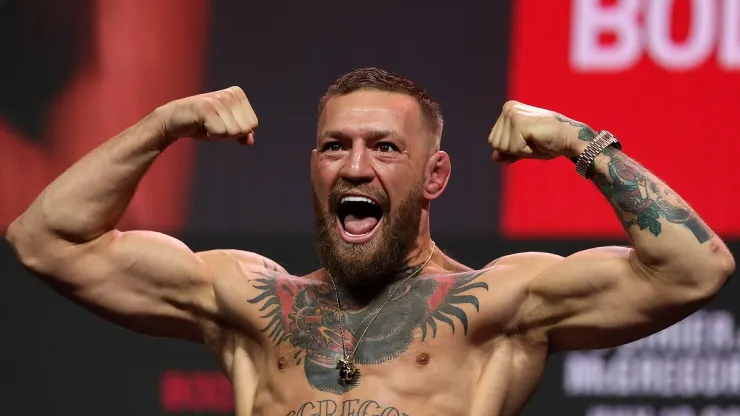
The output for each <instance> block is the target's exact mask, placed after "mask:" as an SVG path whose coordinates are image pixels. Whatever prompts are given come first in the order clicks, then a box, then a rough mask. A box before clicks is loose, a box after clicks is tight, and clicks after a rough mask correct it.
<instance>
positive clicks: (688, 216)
mask: <svg viewBox="0 0 740 416" xmlns="http://www.w3.org/2000/svg"><path fill="white" fill-rule="evenodd" d="M548 113H549V112H548ZM538 117H543V118H548V119H549V120H547V121H541V120H534V119H536V118H538ZM528 120H532V121H535V122H533V123H532V124H534V125H536V126H534V128H533V127H529V126H526V124H527V123H526V122H525V123H523V124H525V126H524V127H523V128H522V131H523V136H524V137H527V135H530V136H531V135H534V136H538V135H539V136H548V135H547V134H545V133H544V130H547V129H545V128H543V124H545V123H548V124H549V123H553V124H552V126H553V129H554V130H553V131H555V132H556V133H555V134H550V135H549V136H548V137H553V136H554V137H555V139H551V140H552V141H551V142H549V143H548V142H544V143H543V141H538V140H531V139H530V140H531V141H532V142H533V143H532V144H533V145H534V146H536V147H538V149H539V150H543V151H545V152H546V153H548V154H551V155H552V154H558V153H559V154H560V155H563V156H568V157H572V158H573V157H577V156H578V155H580V154H581V153H582V152H583V150H585V148H586V146H587V145H588V143H589V141H590V140H591V139H593V137H594V132H593V131H592V130H591V129H590V128H589V127H588V126H586V125H583V124H580V123H576V122H574V121H572V120H567V119H564V118H562V117H559V116H558V115H553V113H549V114H547V115H544V114H542V115H540V114H538V115H537V117H528ZM531 130H534V133H531ZM558 137H562V138H564V139H567V140H566V141H564V143H566V145H564V146H563V148H562V149H560V150H559V152H556V151H555V150H556V149H555V148H556V146H555V144H554V141H556V139H557V138H558ZM591 172H592V175H591V177H590V179H591V180H592V181H593V183H594V184H595V186H596V187H597V188H598V189H599V190H600V191H601V193H602V194H604V196H605V197H606V199H607V201H608V203H609V204H611V205H612V207H613V208H614V211H615V213H616V215H617V217H618V219H619V221H620V222H621V223H622V224H623V226H624V228H625V230H626V231H627V233H628V235H629V237H630V239H631V241H632V242H633V248H624V247H603V248H596V249H592V250H586V251H583V252H580V253H576V254H574V255H571V256H569V257H567V258H560V257H558V256H553V255H546V254H527V255H521V256H519V258H518V259H517V258H516V257H517V256H512V257H510V258H509V259H503V260H502V262H510V263H517V264H521V263H522V262H523V261H526V262H528V263H529V266H527V267H529V268H530V272H531V273H530V275H531V276H533V279H532V280H531V283H530V288H529V296H527V298H526V301H525V302H524V304H523V306H522V309H521V313H520V316H519V318H518V319H519V321H520V322H519V323H520V324H521V325H522V327H524V328H537V329H544V330H545V331H546V332H547V335H548V338H549V340H550V345H551V348H552V349H553V350H563V349H589V348H606V347H612V346H617V345H621V344H624V343H626V342H630V341H633V340H637V339H639V338H642V337H644V336H647V335H649V334H651V333H654V332H656V331H659V330H661V329H663V328H666V327H668V326H670V325H672V324H673V323H675V322H677V321H679V320H681V319H683V318H684V317H686V316H688V315H689V314H691V313H693V312H695V311H696V310H698V309H699V308H700V307H702V306H703V305H704V304H706V302H708V301H709V300H711V298H712V297H713V296H714V295H715V294H716V293H717V292H718V291H719V290H720V288H721V287H722V286H723V285H724V284H725V282H726V281H727V279H728V278H729V277H730V276H731V274H732V273H733V271H734V267H735V263H734V260H733V257H732V255H731V253H730V252H729V250H728V249H727V247H726V246H725V245H724V244H723V243H722V241H721V240H720V239H719V237H717V236H716V235H715V234H714V233H713V232H712V231H711V230H710V229H709V227H707V225H706V224H705V223H704V222H703V221H702V220H701V218H699V216H698V215H697V214H696V212H694V211H693V210H692V209H691V207H689V205H688V204H687V203H686V202H685V201H684V200H683V199H682V198H681V197H680V196H678V195H677V194H676V193H675V192H673V191H672V190H671V189H670V188H669V187H668V186H667V185H666V184H665V183H664V182H663V181H661V180H660V179H659V178H657V177H656V176H655V175H653V174H652V173H650V172H649V171H648V170H647V169H645V168H644V167H642V166H641V165H640V164H638V163H637V162H635V161H634V160H633V159H631V158H630V157H628V156H627V155H625V154H624V153H622V152H621V151H619V150H616V149H615V148H611V147H610V148H607V150H605V151H604V152H602V153H601V154H600V155H599V156H597V158H596V159H595V161H594V164H593V166H592V171H591ZM574 174H575V173H574ZM533 264H534V265H536V266H532V265H533Z"/></svg>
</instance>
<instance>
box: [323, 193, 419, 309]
mask: <svg viewBox="0 0 740 416" xmlns="http://www.w3.org/2000/svg"><path fill="white" fill-rule="evenodd" d="M348 192H360V193H362V194H365V195H368V196H370V197H372V198H374V199H375V200H376V201H377V202H378V203H379V204H380V206H381V208H382V209H383V216H382V217H381V218H380V220H379V221H378V224H377V225H376V227H379V229H377V230H374V232H375V233H376V235H374V236H373V238H372V239H370V241H367V242H364V243H361V244H352V243H348V242H346V241H344V240H343V239H342V237H341V236H340V235H339V230H338V229H337V221H338V218H337V207H338V206H339V201H340V199H341V198H342V195H344V194H345V193H348ZM313 199H314V212H315V215H316V251H317V253H318V256H319V260H320V261H321V265H322V266H323V267H324V268H325V269H326V271H327V272H328V273H329V274H331V276H332V278H333V279H334V280H335V281H336V282H337V284H339V285H341V286H342V287H343V288H344V289H345V290H346V291H347V292H349V293H354V294H357V295H359V294H364V295H368V296H372V293H373V292H376V291H378V290H382V289H383V288H385V286H387V285H388V284H389V283H392V282H393V281H395V280H397V279H398V278H399V277H401V276H402V275H403V274H404V273H405V272H407V271H408V270H409V266H408V265H406V256H407V255H408V253H409V251H410V250H411V249H412V248H413V246H414V244H415V242H416V239H417V237H418V235H419V226H420V224H419V222H420V219H421V212H422V208H423V204H424V199H423V190H422V184H418V185H417V186H415V187H413V188H412V190H411V191H410V192H409V193H408V194H407V195H405V196H404V197H403V199H402V200H401V201H400V202H399V204H398V206H397V207H396V208H395V209H393V210H391V209H390V203H389V201H388V196H387V195H386V194H385V193H384V192H382V191H379V190H377V189H374V188H372V187H370V186H369V185H359V186H355V185H351V184H349V183H347V182H344V181H340V182H339V183H338V184H337V185H336V186H334V188H332V190H331V192H330V193H329V201H328V206H327V205H326V204H324V203H322V202H321V201H319V199H318V197H317V196H316V192H315V191H314V194H313ZM349 293H348V294H349Z"/></svg>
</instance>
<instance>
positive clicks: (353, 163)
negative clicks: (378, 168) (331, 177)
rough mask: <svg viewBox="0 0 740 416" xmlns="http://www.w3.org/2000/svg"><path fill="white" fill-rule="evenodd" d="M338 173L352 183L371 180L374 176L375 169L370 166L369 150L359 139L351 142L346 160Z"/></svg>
mask: <svg viewBox="0 0 740 416" xmlns="http://www.w3.org/2000/svg"><path fill="white" fill-rule="evenodd" d="M340 175H341V176H342V178H343V179H345V180H347V181H348V182H352V183H364V182H371V181H372V180H373V178H374V177H375V171H374V170H373V166H372V156H371V155H370V150H369V149H368V148H367V147H366V146H365V143H364V142H363V141H361V140H358V141H355V142H354V143H353V144H352V149H350V151H349V153H348V155H347V161H346V163H345V164H344V166H342V170H341V172H340Z"/></svg>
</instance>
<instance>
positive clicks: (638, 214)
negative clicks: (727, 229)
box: [585, 127, 734, 283]
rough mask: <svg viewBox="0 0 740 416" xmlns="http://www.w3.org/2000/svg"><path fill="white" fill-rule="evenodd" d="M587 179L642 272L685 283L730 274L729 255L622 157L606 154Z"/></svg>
mask: <svg viewBox="0 0 740 416" xmlns="http://www.w3.org/2000/svg"><path fill="white" fill-rule="evenodd" d="M585 128H587V127H585ZM590 179H591V180H592V181H593V182H594V184H595V185H596V187H597V188H598V189H599V190H600V191H601V193H602V194H603V195H604V196H605V197H606V198H607V200H608V201H609V203H610V204H611V206H612V207H613V208H614V211H615V213H616V215H617V217H618V219H619V221H620V222H621V223H622V225H623V227H624V229H625V230H626V231H627V233H628V234H629V237H630V239H631V240H632V242H633V244H634V250H635V253H636V256H637V259H638V260H639V262H640V263H642V265H644V266H646V269H647V270H648V271H650V272H655V273H656V274H658V275H660V276H666V277H669V278H671V279H682V278H684V279H687V280H688V281H687V282H686V283H695V282H694V280H695V279H696V278H700V279H701V278H706V279H708V280H711V278H712V276H714V275H717V276H722V275H729V273H731V272H732V269H733V268H734V261H733V259H732V255H731V254H730V252H729V251H728V249H727V248H726V246H725V245H724V244H723V243H722V241H721V240H720V239H719V238H718V237H716V236H715V234H714V232H713V231H712V230H711V229H710V228H709V227H708V226H707V225H706V224H705V223H704V221H702V219H701V218H700V217H699V216H698V215H697V213H696V212H695V211H694V210H693V209H692V208H691V207H690V206H689V205H688V204H687V203H686V201H684V200H683V199H682V198H681V197H680V196H679V195H678V194H677V193H675V192H674V191H673V190H672V189H671V188H670V187H669V186H668V185H667V184H666V183H664V182H663V181H662V180H660V179H659V178H658V177H657V176H655V175H654V174H652V173H651V172H650V171H648V170H647V169H645V168H644V167H643V166H641V165H640V164H639V163H637V162H636V161H635V160H633V159H632V158H630V157H629V156H627V155H626V154H624V153H622V152H621V151H619V150H617V149H615V148H613V147H609V148H607V149H606V150H605V151H604V152H603V153H602V154H600V155H599V156H597V158H596V159H595V161H594V164H593V166H592V170H591V176H590Z"/></svg>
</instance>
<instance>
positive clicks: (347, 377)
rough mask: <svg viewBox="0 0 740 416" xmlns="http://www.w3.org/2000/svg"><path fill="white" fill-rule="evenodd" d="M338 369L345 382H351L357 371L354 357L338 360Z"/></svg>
mask: <svg viewBox="0 0 740 416" xmlns="http://www.w3.org/2000/svg"><path fill="white" fill-rule="evenodd" d="M337 370H339V377H340V378H341V379H342V380H343V381H344V382H345V383H349V382H351V381H352V379H354V378H355V374H356V373H357V369H356V368H355V364H354V363H353V362H352V359H350V358H346V357H345V358H342V359H340V360H339V361H337Z"/></svg>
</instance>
